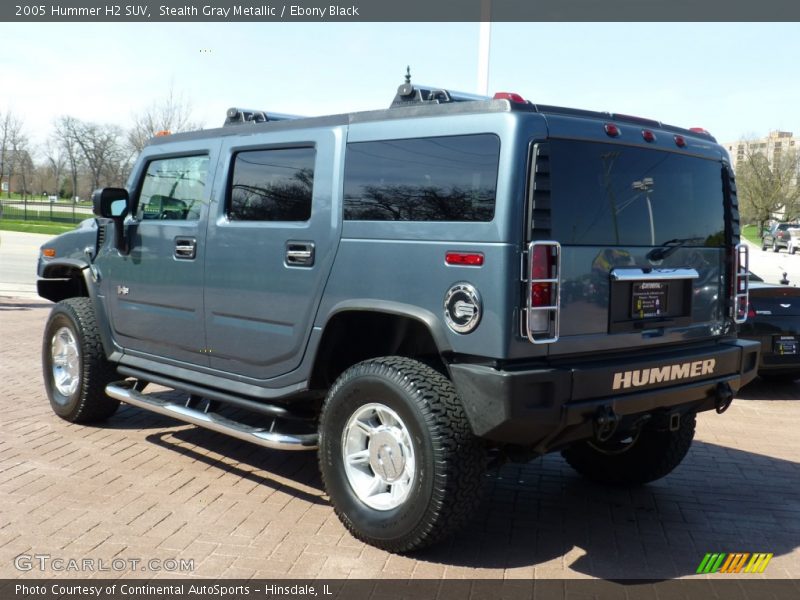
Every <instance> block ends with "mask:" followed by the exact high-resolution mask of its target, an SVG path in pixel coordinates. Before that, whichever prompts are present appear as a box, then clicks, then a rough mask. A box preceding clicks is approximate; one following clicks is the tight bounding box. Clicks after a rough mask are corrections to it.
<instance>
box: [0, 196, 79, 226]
mask: <svg viewBox="0 0 800 600" xmlns="http://www.w3.org/2000/svg"><path fill="white" fill-rule="evenodd" d="M91 217H92V207H91V205H89V204H77V203H73V202H49V201H44V202H42V201H30V200H28V201H26V200H13V199H5V200H0V219H5V220H9V221H11V220H13V221H49V222H52V223H80V222H81V221H83V220H84V219H89V218H91Z"/></svg>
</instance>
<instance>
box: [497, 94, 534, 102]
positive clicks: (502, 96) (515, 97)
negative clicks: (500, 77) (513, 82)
mask: <svg viewBox="0 0 800 600" xmlns="http://www.w3.org/2000/svg"><path fill="white" fill-rule="evenodd" d="M492 99H493V100H511V102H516V103H517V104H527V101H526V100H525V98H523V97H522V96H520V95H519V94H515V93H514V92H497V93H496V94H495V95H494V96H493V97H492Z"/></svg>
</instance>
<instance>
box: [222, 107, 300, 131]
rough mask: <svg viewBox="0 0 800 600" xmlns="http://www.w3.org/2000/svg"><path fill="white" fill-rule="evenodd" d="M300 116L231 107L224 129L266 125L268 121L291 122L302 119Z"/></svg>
mask: <svg viewBox="0 0 800 600" xmlns="http://www.w3.org/2000/svg"><path fill="white" fill-rule="evenodd" d="M302 118H303V117H302V116H299V115H287V114H283V113H276V112H269V113H268V112H266V111H263V110H253V109H250V108H236V107H235V106H234V107H231V108H229V109H228V110H227V112H226V113H225V123H224V124H223V126H224V127H228V126H229V125H241V124H242V123H266V122H267V121H291V120H293V119H302Z"/></svg>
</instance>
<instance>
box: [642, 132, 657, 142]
mask: <svg viewBox="0 0 800 600" xmlns="http://www.w3.org/2000/svg"><path fill="white" fill-rule="evenodd" d="M642 137H643V138H644V141H645V142H655V141H656V134H655V133H653V132H652V131H650V130H649V129H642Z"/></svg>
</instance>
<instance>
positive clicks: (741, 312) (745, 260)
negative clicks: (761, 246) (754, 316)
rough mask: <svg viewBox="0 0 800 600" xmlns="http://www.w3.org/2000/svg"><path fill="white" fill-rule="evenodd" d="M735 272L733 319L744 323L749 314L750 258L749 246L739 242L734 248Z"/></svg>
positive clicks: (732, 303) (732, 283)
mask: <svg viewBox="0 0 800 600" xmlns="http://www.w3.org/2000/svg"><path fill="white" fill-rule="evenodd" d="M731 263H732V265H733V273H732V274H731V275H732V276H731V307H732V310H733V320H734V321H735V322H736V323H744V322H745V321H747V316H748V311H747V308H748V303H749V284H748V275H749V273H750V260H749V254H748V250H747V246H746V245H744V244H737V245H736V247H735V248H734V250H733V260H732V261H731Z"/></svg>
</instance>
